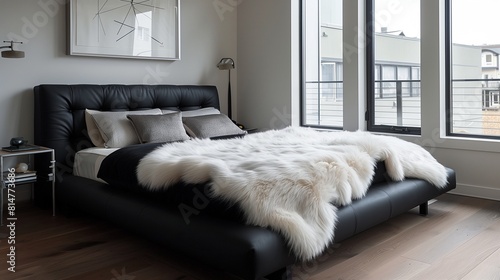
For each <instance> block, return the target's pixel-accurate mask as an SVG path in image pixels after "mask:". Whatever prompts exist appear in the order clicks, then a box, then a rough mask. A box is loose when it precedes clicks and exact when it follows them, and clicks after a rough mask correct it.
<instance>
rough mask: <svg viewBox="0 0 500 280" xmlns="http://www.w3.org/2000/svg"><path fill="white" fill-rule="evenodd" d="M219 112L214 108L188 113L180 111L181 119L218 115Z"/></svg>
mask: <svg viewBox="0 0 500 280" xmlns="http://www.w3.org/2000/svg"><path fill="white" fill-rule="evenodd" d="M218 114H220V111H219V110H217V109H215V108H214V107H206V108H201V109H197V110H190V111H182V117H183V118H184V117H198V116H206V115H218Z"/></svg>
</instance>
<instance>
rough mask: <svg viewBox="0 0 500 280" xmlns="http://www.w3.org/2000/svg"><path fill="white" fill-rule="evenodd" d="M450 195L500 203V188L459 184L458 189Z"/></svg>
mask: <svg viewBox="0 0 500 280" xmlns="http://www.w3.org/2000/svg"><path fill="white" fill-rule="evenodd" d="M449 193H451V194H458V195H465V196H471V197H477V198H484V199H491V200H498V201H500V188H490V187H483V186H474V185H466V184H457V188H456V189H454V190H452V191H450V192H449Z"/></svg>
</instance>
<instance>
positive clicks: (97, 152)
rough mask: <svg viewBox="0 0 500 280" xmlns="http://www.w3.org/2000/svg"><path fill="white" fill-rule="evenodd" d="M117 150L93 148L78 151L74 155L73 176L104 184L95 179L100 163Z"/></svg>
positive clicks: (100, 180)
mask: <svg viewBox="0 0 500 280" xmlns="http://www.w3.org/2000/svg"><path fill="white" fill-rule="evenodd" d="M118 149H119V148H98V147H94V148H88V149H85V150H81V151H78V152H77V153H76V155H75V163H74V165H73V174H74V175H76V176H80V177H85V178H88V179H92V180H95V181H99V182H103V183H105V182H104V181H103V180H102V179H99V178H97V173H98V172H99V168H100V167H101V163H102V161H103V160H104V159H105V158H106V157H107V156H108V155H109V154H111V153H112V152H114V151H116V150H118Z"/></svg>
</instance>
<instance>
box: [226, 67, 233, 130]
mask: <svg viewBox="0 0 500 280" xmlns="http://www.w3.org/2000/svg"><path fill="white" fill-rule="evenodd" d="M227 72H228V74H229V80H228V83H227V116H228V117H229V118H230V119H231V120H232V119H233V118H232V110H231V106H232V102H231V69H228V70H227Z"/></svg>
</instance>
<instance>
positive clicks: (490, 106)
mask: <svg viewBox="0 0 500 280" xmlns="http://www.w3.org/2000/svg"><path fill="white" fill-rule="evenodd" d="M446 6H447V7H446V10H447V15H448V24H447V35H448V36H447V38H448V44H447V47H448V50H447V54H448V57H447V60H448V61H447V62H448V63H447V69H448V80H449V83H448V90H447V101H448V102H447V109H448V114H447V118H448V119H447V132H448V134H449V135H459V136H469V137H491V138H497V137H499V136H500V102H499V101H500V100H499V94H500V70H499V61H498V54H499V53H500V37H499V36H498V30H499V29H498V26H499V25H498V11H500V2H499V1H495V0H447V1H446Z"/></svg>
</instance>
